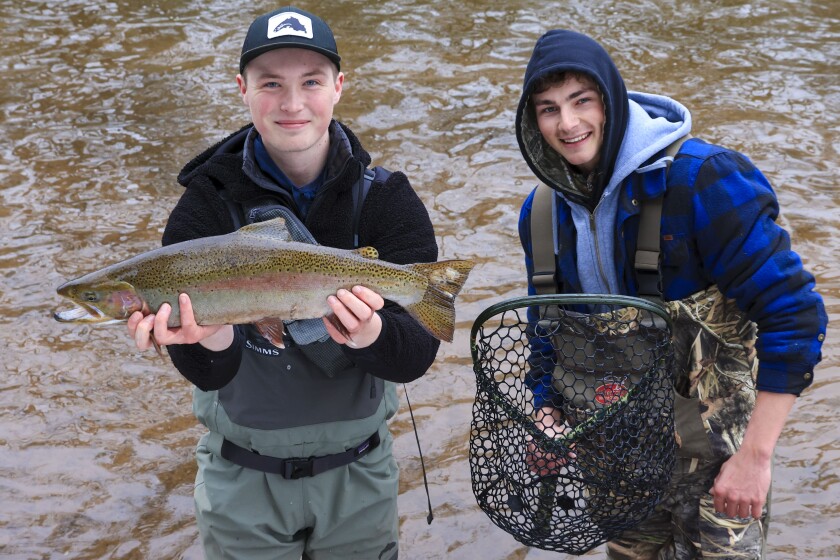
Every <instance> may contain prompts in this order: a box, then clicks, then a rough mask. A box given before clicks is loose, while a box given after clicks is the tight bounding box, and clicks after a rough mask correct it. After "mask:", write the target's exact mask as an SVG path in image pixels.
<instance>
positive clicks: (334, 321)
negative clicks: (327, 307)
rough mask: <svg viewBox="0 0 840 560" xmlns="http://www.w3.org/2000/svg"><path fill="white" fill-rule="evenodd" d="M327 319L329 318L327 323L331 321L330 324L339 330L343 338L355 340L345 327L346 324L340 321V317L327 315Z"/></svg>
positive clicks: (332, 314)
mask: <svg viewBox="0 0 840 560" xmlns="http://www.w3.org/2000/svg"><path fill="white" fill-rule="evenodd" d="M325 317H326V318H327V321H329V322H330V324H331V325H332V326H334V327H335V330H337V331H338V332H339V334H341V336H343V337H344V338H346V339H347V340H349V341H352V340H353V339H352V338H350V333H349V332H348V331H347V328H346V327H345V326H344V323H342V322H341V321H339V320H338V317H336V316H335V313H330V314H329V315H325Z"/></svg>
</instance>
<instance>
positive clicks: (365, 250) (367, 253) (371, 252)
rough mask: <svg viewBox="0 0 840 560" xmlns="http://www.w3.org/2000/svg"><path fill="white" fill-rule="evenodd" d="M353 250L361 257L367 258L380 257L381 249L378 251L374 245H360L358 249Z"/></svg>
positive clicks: (375, 258) (376, 258)
mask: <svg viewBox="0 0 840 560" xmlns="http://www.w3.org/2000/svg"><path fill="white" fill-rule="evenodd" d="M353 252H354V253H356V254H357V255H359V256H360V257H364V258H366V259H373V260H378V259H379V251H377V250H376V249H374V248H373V247H359V248H358V249H353Z"/></svg>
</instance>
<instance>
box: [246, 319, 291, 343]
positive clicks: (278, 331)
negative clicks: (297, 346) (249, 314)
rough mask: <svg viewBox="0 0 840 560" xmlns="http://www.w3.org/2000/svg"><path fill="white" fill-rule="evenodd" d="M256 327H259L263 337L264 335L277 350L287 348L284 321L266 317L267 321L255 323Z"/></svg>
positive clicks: (262, 320)
mask: <svg viewBox="0 0 840 560" xmlns="http://www.w3.org/2000/svg"><path fill="white" fill-rule="evenodd" d="M254 326H255V327H257V330H258V331H259V332H260V334H261V335H263V338H265V339H266V340H267V341H269V342H270V343H271V344H273V345H274V346H276V347H277V348H285V347H286V345H285V344H283V332H284V331H285V328H284V327H283V320H282V319H274V318H271V317H266V318H265V319H260V320H259V321H257V322H256V323H254Z"/></svg>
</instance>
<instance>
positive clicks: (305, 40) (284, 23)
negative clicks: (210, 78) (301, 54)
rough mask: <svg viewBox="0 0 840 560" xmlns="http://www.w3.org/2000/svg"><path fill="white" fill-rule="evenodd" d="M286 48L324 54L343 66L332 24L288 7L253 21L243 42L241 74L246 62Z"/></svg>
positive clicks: (337, 65) (240, 60) (240, 59)
mask: <svg viewBox="0 0 840 560" xmlns="http://www.w3.org/2000/svg"><path fill="white" fill-rule="evenodd" d="M284 47H294V48H298V49H309V50H311V51H315V52H318V53H321V54H322V55H324V56H326V57H327V58H329V59H330V60H331V61H332V62H333V63H334V64H335V66H336V68H338V69H339V70H340V69H341V66H340V65H339V63H340V61H341V57H340V56H338V47H336V44H335V37H334V36H333V32H332V30H331V29H330V26H329V25H327V24H326V23H325V22H324V20H322V19H321V18H319V17H318V16H316V15H315V14H311V13H309V12H307V11H304V10H301V9H299V8H295V7H293V6H287V7H285V8H281V9H279V10H275V11H273V12H269V13H267V14H263V15H261V16H260V17H258V18H257V19H255V20H254V21H253V23H251V27H249V28H248V34H247V35H246V36H245V42H244V43H243V44H242V54H241V55H240V57H239V73H240V74H241V73H242V72H243V71H244V70H245V65H247V64H248V63H249V62H250V61H251V60H253V59H254V58H256V57H258V56H259V55H261V54H263V53H264V52H268V51H270V50H274V49H280V48H284Z"/></svg>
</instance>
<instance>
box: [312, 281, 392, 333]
mask: <svg viewBox="0 0 840 560" xmlns="http://www.w3.org/2000/svg"><path fill="white" fill-rule="evenodd" d="M327 305H329V306H330V309H331V310H332V314H330V315H328V316H326V317H324V325H326V327H327V332H328V333H329V335H330V337H331V338H332V339H333V340H334V341H336V342H337V343H339V344H346V345H347V346H349V347H350V348H366V347H368V346H370V345H371V344H373V343H374V342H375V341H376V339H377V338H379V334H380V333H381V332H382V317H380V316H379V314H378V313H377V311H378V310H380V309H382V307H383V306H384V305H385V300H383V299H382V296H380V295H379V294H377V293H376V292H374V291H373V290H370V289H369V288H365V287H364V286H353V289H352V290H350V291H348V290H339V291H338V292H336V294H335V295H331V296H329V297H328V298H327Z"/></svg>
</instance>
